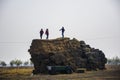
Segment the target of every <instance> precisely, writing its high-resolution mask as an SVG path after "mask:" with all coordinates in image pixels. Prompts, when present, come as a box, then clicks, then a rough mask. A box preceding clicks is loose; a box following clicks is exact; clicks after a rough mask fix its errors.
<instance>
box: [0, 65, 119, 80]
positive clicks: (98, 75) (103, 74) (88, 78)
mask: <svg viewBox="0 0 120 80" xmlns="http://www.w3.org/2000/svg"><path fill="white" fill-rule="evenodd" d="M32 70H33V68H19V69H18V68H0V80H120V77H119V76H120V66H117V67H116V66H107V70H104V71H100V70H99V71H86V72H85V73H73V74H58V75H45V74H44V75H43V74H39V75H33V76H31V72H32Z"/></svg>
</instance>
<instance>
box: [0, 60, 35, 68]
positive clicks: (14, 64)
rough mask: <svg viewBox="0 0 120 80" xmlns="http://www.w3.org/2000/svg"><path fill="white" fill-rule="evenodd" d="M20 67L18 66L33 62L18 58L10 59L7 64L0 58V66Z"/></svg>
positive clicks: (28, 64)
mask: <svg viewBox="0 0 120 80" xmlns="http://www.w3.org/2000/svg"><path fill="white" fill-rule="evenodd" d="M6 66H7V67H8V66H9V67H20V66H33V63H32V62H31V61H29V60H28V61H22V60H19V59H15V60H11V61H10V62H9V64H6V62H5V61H1V60H0V67H6Z"/></svg>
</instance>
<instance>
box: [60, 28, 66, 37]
mask: <svg viewBox="0 0 120 80" xmlns="http://www.w3.org/2000/svg"><path fill="white" fill-rule="evenodd" d="M60 31H62V38H64V32H65V29H64V27H62V28H61V29H60Z"/></svg>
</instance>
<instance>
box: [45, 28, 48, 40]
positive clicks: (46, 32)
mask: <svg viewBox="0 0 120 80" xmlns="http://www.w3.org/2000/svg"><path fill="white" fill-rule="evenodd" d="M45 34H46V39H48V37H49V31H48V29H46V31H45Z"/></svg>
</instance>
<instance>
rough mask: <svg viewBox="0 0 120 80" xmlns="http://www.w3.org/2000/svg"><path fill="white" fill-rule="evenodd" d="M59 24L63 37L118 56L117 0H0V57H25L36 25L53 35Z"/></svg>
mask: <svg viewBox="0 0 120 80" xmlns="http://www.w3.org/2000/svg"><path fill="white" fill-rule="evenodd" d="M62 26H64V28H65V37H69V38H70V39H73V38H76V39H78V40H84V41H85V42H86V44H89V45H90V46H91V47H94V48H97V49H100V50H102V51H103V52H104V53H105V56H106V57H107V58H112V57H115V56H118V57H120V0H0V60H2V61H6V62H7V63H9V62H10V61H11V60H14V59H20V60H22V61H26V60H29V59H30V54H29V53H28V49H29V48H30V45H31V42H32V40H33V39H40V36H39V31H40V29H41V28H43V30H45V29H46V28H48V29H49V33H50V35H49V39H55V38H58V37H61V32H60V31H59V29H60V28H61V27H62ZM45 37H46V36H45V35H44V36H43V38H44V39H45Z"/></svg>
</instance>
